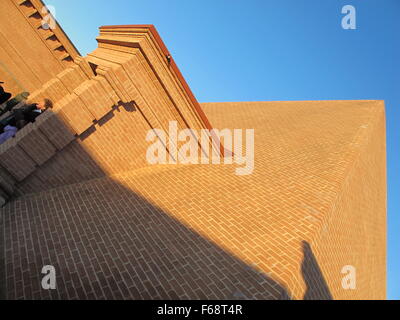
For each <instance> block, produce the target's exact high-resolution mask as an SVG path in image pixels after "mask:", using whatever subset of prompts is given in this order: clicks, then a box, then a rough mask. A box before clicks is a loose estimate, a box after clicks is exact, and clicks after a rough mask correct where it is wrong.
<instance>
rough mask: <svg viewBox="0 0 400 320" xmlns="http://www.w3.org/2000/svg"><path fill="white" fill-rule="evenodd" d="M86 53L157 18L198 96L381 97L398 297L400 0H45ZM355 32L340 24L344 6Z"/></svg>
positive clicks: (393, 286)
mask: <svg viewBox="0 0 400 320" xmlns="http://www.w3.org/2000/svg"><path fill="white" fill-rule="evenodd" d="M45 2H46V3H47V4H50V5H53V6H54V7H55V8H56V18H57V20H58V21H59V22H60V24H61V25H62V27H63V28H64V30H65V31H66V32H67V34H68V35H69V37H70V38H71V40H72V41H73V42H74V43H75V45H76V46H77V48H78V49H79V50H80V52H81V54H82V55H86V54H87V53H88V52H90V51H93V50H94V49H95V48H96V47H97V44H96V41H95V38H96V36H97V35H98V27H99V26H101V25H111V24H154V25H155V26H156V27H157V29H158V31H159V33H160V35H161V37H162V38H163V40H164V42H165V43H166V45H167V47H168V49H169V50H170V52H171V54H172V55H173V57H174V59H175V61H176V62H177V64H178V66H179V67H180V69H181V71H182V73H183V75H184V76H185V78H186V80H187V82H188V83H189V85H190V86H191V88H192V90H193V92H194V94H195V95H196V97H197V99H198V100H199V101H200V102H214V101H215V102H217V101H267V100H331V99H332V100H337V99H380V100H385V102H386V117H387V157H388V298H390V299H400V236H399V234H400V216H399V209H400V194H399V192H400V148H399V146H400V129H399V123H400V109H399V102H400V88H399V85H400V38H399V34H400V0H346V1H342V0H260V1H255V0H248V1H245V0H225V1H223V0H202V1H194V0H146V1H144V0H140V1H135V0H114V1H100V0H98V1H95V2H94V1H82V0H69V1H65V0H46V1H45ZM347 4H350V5H353V6H355V8H356V10H357V29H356V30H343V29H342V28H341V18H342V16H343V15H342V14H341V8H342V7H343V6H344V5H347Z"/></svg>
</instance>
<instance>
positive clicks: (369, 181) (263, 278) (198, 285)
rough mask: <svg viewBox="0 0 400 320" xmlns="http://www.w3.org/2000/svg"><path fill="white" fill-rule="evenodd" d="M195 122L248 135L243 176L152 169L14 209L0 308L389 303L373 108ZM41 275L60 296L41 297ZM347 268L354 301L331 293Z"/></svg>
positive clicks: (330, 105) (21, 201) (7, 228)
mask: <svg viewBox="0 0 400 320" xmlns="http://www.w3.org/2000/svg"><path fill="white" fill-rule="evenodd" d="M203 109H204V110H205V113H206V114H207V116H208V117H209V119H210V120H211V123H212V125H213V126H214V127H215V128H219V129H222V128H225V127H228V128H254V129H255V169H254V172H253V174H252V175H248V176H236V175H235V170H234V169H235V168H236V165H225V166H223V165H221V166H216V165H192V166H184V165H179V166H173V165H172V166H157V167H148V168H144V169H140V170H136V171H133V172H126V173H123V174H118V175H116V176H112V177H108V178H101V179H97V180H91V181H87V182H83V183H81V184H74V185H70V186H64V187H61V188H57V189H53V190H50V191H47V192H42V193H36V194H31V195H27V196H23V197H20V198H18V199H16V200H14V201H12V202H10V203H9V204H7V205H6V206H5V207H4V208H3V209H2V210H1V213H2V219H3V223H2V225H3V228H4V229H3V232H4V240H5V241H4V247H5V256H4V260H5V263H4V266H5V273H4V281H3V282H4V283H3V285H2V289H3V290H2V291H3V295H5V297H7V298H9V299H15V298H18V299H30V298H56V299H57V298H65V299H78V298H98V299H100V298H111V299H118V298H128V299H146V298H153V299H160V298H181V299H185V298H190V299H199V298H208V299H212V298H215V299H217V298H218V299H219V298H221V299H282V298H289V297H290V298H293V299H303V298H305V299H313V298H314V299H315V298H321V299H329V298H335V299H360V298H377V299H383V298H385V296H386V294H385V288H386V284H385V281H386V265H385V263H386V249H385V245H386V243H385V241H386V163H385V122H384V108H383V102H381V101H346V102H343V101H333V102H319V101H316V102H268V103H264V102H254V103H222V104H203ZM144 156H145V155H143V157H144ZM93 161H96V159H93ZM46 264H51V265H54V266H55V267H56V270H57V289H56V290H52V291H46V290H43V289H41V287H40V281H41V277H42V276H43V275H41V273H40V271H41V268H42V266H43V265H46ZM345 265H352V266H354V267H355V268H356V272H357V273H356V275H357V278H356V289H355V290H344V289H343V288H342V286H341V279H342V277H343V276H344V275H343V274H341V269H342V267H343V266H345ZM0 271H1V268H0Z"/></svg>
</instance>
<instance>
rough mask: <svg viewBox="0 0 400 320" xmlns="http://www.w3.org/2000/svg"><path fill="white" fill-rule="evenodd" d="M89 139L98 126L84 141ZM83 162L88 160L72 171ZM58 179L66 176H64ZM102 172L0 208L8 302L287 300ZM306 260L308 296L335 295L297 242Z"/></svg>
mask: <svg viewBox="0 0 400 320" xmlns="http://www.w3.org/2000/svg"><path fill="white" fill-rule="evenodd" d="M124 109H125V111H126V112H135V111H136V110H135V109H132V110H127V109H126V108H124ZM121 112H123V111H121ZM112 118H113V117H111V116H110V117H108V118H106V119H103V121H102V122H101V123H100V124H101V125H104V124H105V123H106V122H107V121H110V120H111V119H112ZM101 125H100V126H99V128H98V129H97V130H101ZM91 134H96V130H91V131H88V132H86V133H84V134H82V135H81V138H85V139H86V138H88V136H90V135H91ZM74 148H77V149H78V150H75V151H77V152H78V153H79V154H81V155H84V156H83V158H84V159H86V162H87V163H88V164H90V165H91V166H96V167H97V168H96V170H94V172H98V171H101V170H102V168H101V166H100V165H99V164H97V163H96V159H94V157H93V155H91V154H90V153H89V152H88V151H87V150H85V149H84V148H83V146H82V145H81V144H76V145H75V146H74ZM60 152H61V153H62V152H67V151H64V150H62V151H60ZM80 159H82V157H81V158H80ZM49 161H57V159H56V158H53V159H50V160H49ZM45 165H46V164H45ZM79 165H84V164H80V163H75V164H74V165H73V166H79ZM73 166H72V167H73ZM60 168H61V167H60ZM57 174H59V175H60V176H62V175H68V174H69V172H64V171H63V170H60V171H59V172H58V173H57ZM103 176H104V177H102V178H98V177H95V178H97V179H93V180H89V181H85V182H81V183H77V184H71V185H68V186H61V187H57V188H54V189H51V190H48V191H43V192H39V193H35V194H31V195H26V196H23V197H20V198H17V199H14V200H13V201H12V202H10V203H9V204H7V205H6V207H5V208H4V209H2V215H3V219H4V221H3V228H2V230H3V231H4V243H3V244H2V248H4V252H5V257H4V263H2V265H3V267H4V268H5V272H4V274H3V277H2V278H3V279H5V280H4V281H3V286H2V288H3V290H2V292H3V296H4V298H8V299H19V298H22V299H78V298H79V299H124V298H129V299H290V298H291V294H290V292H289V291H288V289H287V288H286V287H285V286H284V285H283V284H281V283H279V282H277V281H276V280H274V279H272V278H271V277H269V276H268V275H266V274H264V273H262V272H260V271H259V270H257V269H255V268H254V267H253V266H250V265H248V264H246V263H245V262H243V261H242V260H240V259H239V258H237V257H235V256H234V255H232V254H231V253H229V252H227V251H226V250H224V249H222V248H221V247H220V246H218V245H216V244H215V243H213V242H212V241H210V240H208V239H207V238H205V237H203V236H202V235H200V234H199V233H197V232H196V231H195V230H193V229H191V228H189V227H188V226H186V225H184V224H183V223H181V222H180V221H179V220H177V219H176V218H174V217H173V216H172V215H171V214H170V213H168V212H166V211H164V210H163V209H161V208H160V207H158V206H157V205H155V204H153V203H151V202H149V201H148V200H147V199H145V198H144V197H143V196H141V195H140V194H138V193H136V192H135V191H133V190H131V189H129V188H127V187H126V186H124V185H122V184H121V183H119V182H118V181H116V180H114V179H112V178H110V177H106V173H105V172H103ZM61 180H62V179H61ZM174 183H179V182H174ZM182 201H184V199H182ZM21 235H24V236H23V237H21ZM303 254H304V259H303V262H302V268H301V269H302V274H303V277H304V280H305V283H306V285H307V291H306V293H305V295H304V299H331V298H332V296H331V294H330V292H329V288H328V286H327V284H326V281H325V280H324V278H323V276H322V272H321V270H320V268H319V266H318V263H317V260H316V259H315V256H314V255H313V253H312V250H311V247H310V245H309V244H308V243H307V242H303ZM47 264H50V265H53V266H55V268H56V270H57V290H54V291H46V290H43V289H42V288H41V287H40V283H41V279H42V276H43V275H42V274H41V268H42V267H43V266H44V265H47ZM1 271H2V270H1V269H0V272H1ZM0 290H1V288H0Z"/></svg>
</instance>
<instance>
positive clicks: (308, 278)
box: [301, 241, 333, 300]
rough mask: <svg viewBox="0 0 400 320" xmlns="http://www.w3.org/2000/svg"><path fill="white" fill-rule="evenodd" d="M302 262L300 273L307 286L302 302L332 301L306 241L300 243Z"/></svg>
mask: <svg viewBox="0 0 400 320" xmlns="http://www.w3.org/2000/svg"><path fill="white" fill-rule="evenodd" d="M302 249H303V261H302V264H301V273H302V275H303V279H304V282H305V284H306V286H307V288H306V292H305V294H304V297H303V299H304V300H332V299H333V297H332V294H331V292H330V290H329V287H328V284H327V283H326V281H325V278H324V276H323V274H322V271H321V269H320V267H319V265H318V262H317V259H316V258H315V256H314V253H313V252H312V249H311V246H310V244H309V243H308V242H307V241H302Z"/></svg>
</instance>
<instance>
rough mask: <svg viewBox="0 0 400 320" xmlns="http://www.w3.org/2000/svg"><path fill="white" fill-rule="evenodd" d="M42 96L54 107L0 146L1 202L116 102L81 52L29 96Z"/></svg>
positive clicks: (108, 85)
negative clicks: (50, 101)
mask: <svg viewBox="0 0 400 320" xmlns="http://www.w3.org/2000/svg"><path fill="white" fill-rule="evenodd" d="M43 98H49V99H50V100H52V101H53V103H54V107H53V109H52V110H48V111H46V112H45V113H44V114H43V115H41V116H40V117H38V118H37V120H36V121H35V122H34V123H30V124H28V125H27V126H25V127H24V128H23V129H21V130H19V131H18V132H17V134H16V136H15V137H14V138H12V139H9V140H7V141H6V142H5V143H3V144H2V145H0V197H1V199H0V203H2V204H4V203H5V202H6V201H7V200H8V199H10V197H11V196H12V195H15V194H19V193H21V192H19V193H18V192H16V191H17V190H18V188H19V187H20V186H21V185H23V184H24V181H26V180H27V179H28V178H29V177H31V176H33V175H34V173H35V171H36V170H37V169H39V168H40V167H41V166H44V165H45V163H46V162H47V161H49V160H50V159H51V158H53V157H54V156H55V155H56V154H57V153H58V152H60V151H62V150H63V149H64V148H65V147H66V146H67V145H69V144H70V143H71V142H72V141H73V140H75V139H77V138H78V137H79V136H80V135H81V134H82V133H83V132H85V131H86V130H87V129H88V128H89V127H91V126H93V125H94V123H96V122H98V121H100V120H101V119H102V118H103V117H104V116H105V115H106V114H107V113H109V112H110V111H111V110H112V107H113V106H115V105H117V104H118V103H119V102H120V101H121V99H120V98H119V97H118V94H117V93H116V92H115V91H114V90H113V89H112V87H111V85H110V84H109V83H108V82H107V80H106V79H105V78H104V77H101V76H97V75H95V73H94V71H93V70H92V68H91V67H90V65H89V63H88V62H87V61H86V60H85V59H83V58H81V57H78V58H76V60H75V64H74V65H73V66H71V67H69V68H67V69H66V70H64V71H63V72H61V73H60V74H58V75H57V77H55V78H53V79H51V80H50V81H48V82H47V83H46V84H45V85H44V86H43V87H42V88H40V89H39V90H37V91H35V92H33V93H32V94H31V95H30V96H29V99H28V101H29V102H37V101H40V100H41V99H43ZM23 103H24V102H22V103H20V104H19V105H17V106H16V107H19V106H20V105H21V104H23ZM36 186H37V185H35V184H32V186H31V187H32V188H33V189H34V188H35V187H36ZM48 187H52V185H48ZM22 193H24V191H22Z"/></svg>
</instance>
